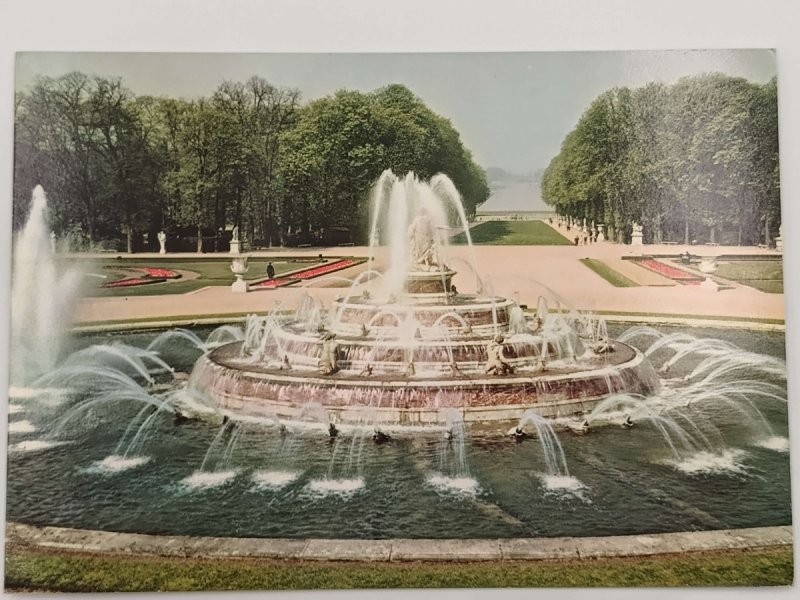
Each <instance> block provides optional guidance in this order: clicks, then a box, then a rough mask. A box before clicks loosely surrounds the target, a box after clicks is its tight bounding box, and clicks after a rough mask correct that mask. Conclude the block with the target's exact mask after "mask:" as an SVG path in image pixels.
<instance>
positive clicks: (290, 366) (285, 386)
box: [192, 172, 657, 426]
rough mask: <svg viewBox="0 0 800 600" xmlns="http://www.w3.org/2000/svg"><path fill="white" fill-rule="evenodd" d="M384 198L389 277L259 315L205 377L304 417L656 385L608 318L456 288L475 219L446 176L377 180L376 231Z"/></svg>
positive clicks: (431, 419) (561, 406)
mask: <svg viewBox="0 0 800 600" xmlns="http://www.w3.org/2000/svg"><path fill="white" fill-rule="evenodd" d="M384 209H387V213H388V226H386V227H384V228H383V230H384V231H387V236H388V239H387V242H388V254H389V265H388V268H387V269H386V270H385V272H384V273H383V274H382V275H381V274H379V273H377V272H376V271H373V267H372V265H373V261H372V260H370V261H369V263H368V264H369V265H370V266H369V268H368V271H367V272H366V273H365V277H363V278H361V279H363V280H366V281H367V282H369V283H370V284H371V285H372V289H371V291H369V290H361V289H356V288H357V287H358V285H361V284H362V283H363V282H362V281H357V282H356V283H357V284H358V285H354V286H353V287H352V288H351V289H350V290H349V291H348V293H347V294H346V295H344V296H343V297H341V298H338V299H337V300H335V301H334V302H333V305H332V306H331V307H330V308H329V310H327V311H323V310H319V309H317V310H313V311H308V310H306V311H303V310H301V311H298V313H297V314H296V315H295V316H294V317H286V318H280V317H277V316H274V315H273V316H269V317H263V318H256V319H252V320H251V321H250V322H249V326H248V331H246V332H245V339H244V340H243V341H238V342H233V343H231V344H227V345H224V346H221V347H219V348H217V349H215V350H214V351H212V352H211V353H209V354H208V355H207V356H204V357H203V358H201V359H200V360H199V361H198V364H197V365H196V367H195V371H194V374H193V377H192V383H193V385H195V386H197V387H198V388H199V389H207V390H209V391H210V392H211V394H212V396H213V397H214V398H215V399H216V400H217V403H218V405H219V408H220V409H221V410H223V411H227V412H229V413H230V414H231V415H232V416H234V417H235V416H251V417H252V416H265V415H275V416H277V417H278V418H282V419H284V418H287V419H299V418H301V416H302V414H303V412H304V406H305V404H307V403H308V402H311V401H313V402H316V403H319V404H321V405H322V406H323V407H324V409H325V410H326V411H328V414H329V418H330V419H331V420H332V421H337V422H340V421H341V422H351V423H355V422H360V421H361V418H362V417H361V413H362V412H363V411H364V410H365V409H369V410H371V411H374V413H375V414H376V415H377V421H379V422H382V423H387V424H391V425H395V426H397V425H434V424H442V423H443V420H444V417H443V416H442V410H443V409H457V410H459V411H461V412H463V417H464V420H465V421H468V422H481V423H485V422H509V423H510V422H515V423H516V422H517V421H519V419H520V417H521V416H522V415H523V414H524V413H525V412H526V411H528V410H534V411H535V412H536V413H537V414H539V415H540V416H543V417H551V418H557V417H566V416H570V415H574V414H583V413H585V412H588V411H590V410H591V409H592V407H593V406H594V405H595V404H597V403H598V402H599V401H601V400H602V399H604V398H605V397H607V396H609V395H610V394H614V393H620V392H625V393H633V394H642V395H647V394H650V393H651V392H653V391H655V390H656V388H657V377H656V376H655V373H654V372H653V370H652V368H651V367H650V365H649V363H648V362H647V360H646V359H645V358H644V357H643V356H642V354H641V353H640V352H639V351H637V350H635V349H633V348H632V347H630V346H628V345H626V344H623V343H621V342H617V341H612V340H609V339H607V335H605V334H604V333H603V331H604V329H605V327H604V326H598V325H600V322H593V323H591V324H588V326H587V324H586V323H580V322H578V320H577V319H575V318H574V316H570V315H567V314H564V313H561V312H557V311H552V312H551V311H550V310H549V309H548V305H547V302H546V301H545V300H544V299H542V300H541V301H540V302H539V303H538V307H537V311H536V314H535V316H532V317H527V316H525V314H524V311H523V309H522V308H521V307H520V306H519V305H518V303H517V302H516V301H514V300H511V299H508V298H504V297H500V296H496V295H493V294H487V293H461V292H459V291H457V290H456V288H455V286H454V285H453V283H452V280H453V278H454V276H455V275H456V271H455V270H454V269H452V268H450V267H449V266H448V264H447V262H448V258H447V256H448V239H449V233H450V227H449V223H448V221H449V218H450V214H453V215H458V216H459V218H460V221H461V228H462V230H463V232H464V233H465V234H466V235H467V236H468V235H469V226H468V224H467V222H466V217H465V215H464V210H463V206H462V205H461V201H460V198H459V196H458V192H457V191H455V187H454V186H453V184H452V182H451V181H450V180H449V179H447V178H446V177H445V176H442V175H439V176H437V177H435V178H434V179H432V180H431V181H430V182H427V183H426V182H422V181H419V180H418V179H417V178H416V177H415V176H414V175H413V174H409V175H407V176H406V177H404V178H397V177H395V176H394V175H393V174H392V173H391V172H387V173H385V174H384V175H383V176H382V177H381V179H380V180H379V181H378V183H377V184H376V186H375V189H374V192H373V211H374V212H373V219H372V227H373V231H372V233H371V235H370V239H371V240H374V241H377V240H378V238H379V234H378V231H377V228H378V226H379V224H380V216H381V212H382V211H383V210H384ZM376 251H377V248H375V247H372V248H371V249H370V254H371V257H372V256H374V255H375V253H376ZM471 268H472V270H473V272H477V269H476V268H475V265H474V264H473V265H471ZM479 287H480V286H479ZM312 304H313V301H312Z"/></svg>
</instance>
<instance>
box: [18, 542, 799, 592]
mask: <svg viewBox="0 0 800 600" xmlns="http://www.w3.org/2000/svg"><path fill="white" fill-rule="evenodd" d="M793 575H794V569H793V557H792V550H791V548H777V549H766V550H755V551H750V552H741V553H732V554H731V553H728V554H726V553H711V554H696V553H695V554H688V555H672V556H656V557H647V558H635V559H625V558H620V559H596V560H584V561H574V560H569V561H552V562H551V561H531V562H524V561H517V562H472V563H458V562H452V563H440V564H436V563H420V562H417V563H386V562H378V563H370V564H367V563H363V562H354V563H347V562H338V563H331V562H327V563H326V562H289V561H258V560H244V559H242V560H191V559H173V558H152V557H141V558H140V557H103V556H80V555H73V556H70V555H64V556H59V555H52V554H34V553H28V552H24V551H23V552H11V553H10V554H9V555H7V556H6V589H7V590H8V591H45V590H46V591H59V592H121V591H126V592H146V591H156V590H158V591H220V590H303V589H358V588H465V587H473V588H488V587H642V586H650V587H652V586H663V587H667V586H732V585H744V586H756V585H791V583H792V579H793Z"/></svg>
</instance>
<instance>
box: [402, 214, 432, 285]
mask: <svg viewBox="0 0 800 600" xmlns="http://www.w3.org/2000/svg"><path fill="white" fill-rule="evenodd" d="M435 235H436V230H435V229H434V227H433V222H432V221H431V218H430V215H429V214H428V211H427V210H425V209H424V208H423V209H422V210H421V211H420V213H419V214H418V215H417V216H416V217H414V220H413V221H412V222H411V225H409V227H408V239H409V240H410V241H411V268H412V270H420V271H430V270H432V269H434V268H435V267H437V266H438V265H437V263H436V240H435Z"/></svg>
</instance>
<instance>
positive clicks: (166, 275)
mask: <svg viewBox="0 0 800 600" xmlns="http://www.w3.org/2000/svg"><path fill="white" fill-rule="evenodd" d="M144 270H145V272H146V273H147V276H148V277H154V278H156V279H180V277H181V274H180V273H178V272H177V271H172V270H171V269H157V268H155V267H145V269H144Z"/></svg>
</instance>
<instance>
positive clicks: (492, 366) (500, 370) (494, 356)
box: [485, 335, 514, 375]
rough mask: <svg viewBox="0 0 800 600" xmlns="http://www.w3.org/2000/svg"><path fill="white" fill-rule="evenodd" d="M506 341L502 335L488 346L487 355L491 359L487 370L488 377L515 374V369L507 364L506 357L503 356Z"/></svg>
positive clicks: (487, 362)
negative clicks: (490, 375)
mask: <svg viewBox="0 0 800 600" xmlns="http://www.w3.org/2000/svg"><path fill="white" fill-rule="evenodd" d="M504 340H505V338H504V337H503V336H502V335H496V336H495V337H494V339H493V340H492V341H491V342H489V344H488V345H487V346H486V353H487V354H488V357H489V358H488V360H487V361H486V369H485V371H486V374H487V375H489V374H494V375H508V374H509V373H513V372H514V368H513V367H512V366H511V365H510V364H508V362H506V359H505V356H503V341H504Z"/></svg>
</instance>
